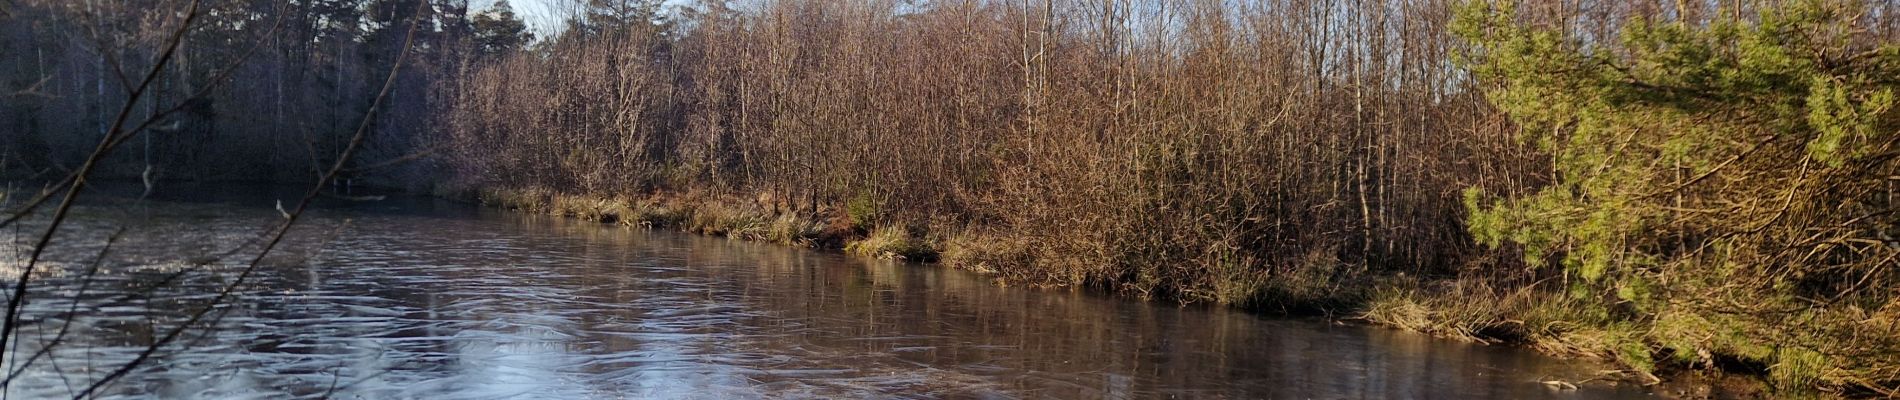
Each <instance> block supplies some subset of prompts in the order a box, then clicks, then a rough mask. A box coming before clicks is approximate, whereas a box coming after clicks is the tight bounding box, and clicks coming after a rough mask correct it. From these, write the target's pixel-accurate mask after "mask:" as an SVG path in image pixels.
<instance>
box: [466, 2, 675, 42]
mask: <svg viewBox="0 0 1900 400" xmlns="http://www.w3.org/2000/svg"><path fill="white" fill-rule="evenodd" d="M580 1H585V0H508V5H509V6H510V7H514V9H515V15H519V16H521V20H522V22H525V23H527V24H528V29H529V30H533V31H534V34H535V36H540V37H547V36H548V34H549V33H552V32H554V30H556V29H559V28H560V26H561V21H562V20H564V19H566V14H565V12H566V10H565V8H566V7H565V6H566V5H568V4H572V3H576V2H580ZM690 2H691V1H690V0H666V7H672V6H674V5H680V4H686V3H690ZM494 3H495V0H473V1H470V2H469V4H468V5H469V7H468V8H469V12H480V11H481V10H486V9H488V7H489V6H490V5H493V4H494Z"/></svg>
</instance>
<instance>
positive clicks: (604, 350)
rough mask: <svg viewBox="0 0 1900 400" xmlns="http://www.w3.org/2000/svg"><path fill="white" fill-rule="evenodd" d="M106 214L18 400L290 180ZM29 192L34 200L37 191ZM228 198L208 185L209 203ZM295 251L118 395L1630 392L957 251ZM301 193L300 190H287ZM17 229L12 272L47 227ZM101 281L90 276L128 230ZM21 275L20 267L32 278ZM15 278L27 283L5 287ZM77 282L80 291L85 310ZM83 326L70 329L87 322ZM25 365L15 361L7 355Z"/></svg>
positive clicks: (71, 258)
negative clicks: (998, 276)
mask: <svg viewBox="0 0 1900 400" xmlns="http://www.w3.org/2000/svg"><path fill="white" fill-rule="evenodd" d="M192 196H193V197H197V198H196V199H193V201H190V202H182V201H167V200H164V199H163V197H160V198H158V199H156V200H148V201H142V202H127V201H125V200H115V201H103V202H94V203H89V204H88V205H87V206H85V207H81V208H80V209H79V210H78V211H77V214H76V217H75V220H74V221H73V226H72V227H71V228H70V230H68V231H66V233H65V234H63V235H62V236H60V240H61V242H60V243H62V244H60V245H57V246H55V247H54V248H52V249H51V250H49V254H50V256H49V257H50V258H51V259H52V260H53V262H52V263H51V264H50V270H48V271H47V272H46V274H45V275H44V276H45V277H44V278H41V279H36V280H35V281H34V282H33V284H34V286H33V287H34V292H33V293H34V294H33V295H32V297H29V298H30V299H33V301H31V302H30V303H29V305H28V307H27V309H28V313H27V314H26V317H25V321H24V322H23V323H22V325H21V333H20V335H21V338H22V339H23V340H22V343H20V344H18V345H17V346H15V347H14V348H12V349H10V351H8V352H7V354H8V357H7V359H8V363H9V364H12V365H14V366H17V365H19V362H20V361H21V360H22V359H24V358H25V357H26V356H28V355H30V354H32V353H34V352H36V351H37V350H38V349H40V348H41V347H43V346H45V344H46V343H49V342H51V341H53V340H54V339H55V338H56V337H61V336H59V332H60V331H61V330H62V328H64V330H66V332H67V333H66V334H65V336H63V339H61V340H63V341H64V344H62V345H59V346H56V347H54V350H53V351H51V352H48V356H46V357H42V358H41V359H39V360H37V361H36V362H34V363H33V364H32V365H31V366H30V367H29V368H27V369H26V372H24V373H23V374H21V377H19V378H18V379H16V380H14V381H13V382H10V384H9V387H8V388H7V391H6V394H7V398H9V399H12V398H20V399H26V398H48V397H52V398H64V397H71V396H72V394H73V393H75V392H76V391H78V390H80V389H83V388H84V387H85V386H86V385H87V384H88V383H89V382H92V381H94V380H96V379H98V377H100V376H103V375H104V374H106V372H107V371H110V370H111V369H112V368H114V367H117V366H118V365H122V364H124V363H125V362H126V361H128V360H131V359H132V358H133V357H135V356H136V355H137V354H138V352H139V351H140V350H142V349H144V348H145V345H147V344H149V343H151V342H152V341H153V340H154V337H156V336H160V335H163V334H164V333H165V332H166V331H167V330H169V329H171V328H172V327H174V326H176V325H177V324H178V323H180V322H181V321H183V320H184V319H185V318H187V317H188V316H189V315H190V314H191V313H192V311H194V310H197V309H199V308H200V307H202V305H203V304H204V303H205V302H206V301H207V300H209V299H210V298H211V297H212V296H213V295H214V293H215V292H216V290H217V288H219V287H221V286H222V285H225V284H226V283H227V282H229V280H230V279H231V278H232V277H234V276H235V275H236V274H237V272H238V271H240V270H241V265H242V264H243V263H244V262H245V261H248V259H249V255H250V254H254V252H255V248H254V247H255V245H254V244H252V245H246V243H250V242H253V241H254V240H255V238H257V237H258V236H260V233H261V232H262V231H263V230H264V228H266V227H268V226H269V225H270V224H272V223H274V221H276V218H277V211H276V210H275V209H274V208H273V206H274V204H275V201H276V199H277V198H282V199H284V200H283V201H284V202H285V203H293V202H294V200H295V196H294V195H293V194H291V193H289V192H286V191H280V190H253V191H248V192H239V193H223V192H220V191H211V193H205V192H199V193H196V194H193V195H192ZM16 197H17V196H16ZM207 197H208V198H209V199H207ZM326 203H328V205H327V206H326V207H323V208H321V209H319V210H317V211H315V212H314V214H312V215H311V218H310V219H309V220H307V224H305V225H303V226H302V228H300V229H298V230H296V231H295V234H293V236H292V238H291V241H290V244H289V245H287V248H285V249H284V250H285V253H284V254H285V256H283V257H275V258H272V259H271V260H270V261H269V262H267V263H266V265H265V266H264V267H262V268H260V269H259V270H257V272H256V274H255V275H253V276H252V277H251V280H250V283H249V284H247V285H246V286H245V287H244V290H242V291H241V292H240V293H241V297H239V298H237V299H236V300H235V301H234V302H232V303H231V305H229V306H223V307H219V308H218V309H216V311H215V312H213V313H211V314H210V315H213V316H215V317H216V318H213V319H215V324H216V328H217V329H215V330H192V331H190V333H187V334H186V335H184V336H183V337H181V339H180V340H179V343H180V344H181V345H183V346H175V347H169V348H166V349H165V350H164V351H161V352H159V353H158V354H159V355H160V357H158V358H156V359H153V360H151V361H149V362H148V363H147V364H146V366H144V367H142V368H140V369H138V370H137V371H136V372H134V373H132V374H131V375H129V376H127V377H126V378H124V379H122V380H121V381H119V382H118V383H116V384H114V385H112V386H111V387H109V388H108V389H107V390H106V393H107V394H109V395H112V396H128V397H160V398H286V397H322V396H323V395H325V394H326V393H331V392H333V393H331V397H335V398H426V399H487V398H517V397H522V398H557V399H568V398H722V399H723V398H756V397H770V398H865V397H872V398H891V397H897V398H1169V397H1176V398H1626V397H1645V396H1647V394H1646V391H1645V390H1644V389H1643V388H1641V387H1632V386H1628V385H1621V386H1618V385H1612V384H1607V383H1590V384H1584V385H1583V387H1582V388H1581V389H1578V390H1557V389H1552V388H1551V387H1550V386H1547V385H1545V384H1543V383H1540V382H1541V381H1546V380H1566V381H1571V382H1576V381H1581V380H1586V379H1589V378H1590V377H1591V376H1594V375H1595V374H1596V373H1597V372H1598V371H1599V370H1600V369H1602V367H1601V366H1598V365H1593V364H1588V363H1583V362H1573V361H1564V360H1558V359H1552V358H1548V357H1543V356H1540V355H1537V354H1535V353H1532V352H1529V351H1526V350H1521V349H1512V348H1501V347H1491V346H1480V345H1470V344H1464V343H1459V342H1453V341H1446V340H1437V339H1431V338H1427V337H1422V336H1418V335H1412V334H1405V333H1399V332H1394V331H1389V330H1384V329H1379V328H1369V327H1361V326H1351V325H1339V324H1332V323H1326V322H1323V321H1312V320H1288V319H1280V318H1273V317H1267V316H1258V315H1252V314H1248V313H1243V312H1236V311H1231V310H1226V309H1219V308H1203V307H1187V308H1183V307H1178V306H1173V305H1167V304H1154V303H1143V302H1138V301H1130V300H1124V299H1115V298H1109V297H1105V296H1097V295H1090V294H1082V293H1075V292H1070V291H1049V290H1032V289H1023V288H1003V287H998V286H996V285H995V284H993V283H991V281H990V280H989V279H988V278H986V277H983V276H980V275H975V274H970V273H966V272H962V271H955V270H948V269H946V268H940V267H936V266H926V265H916V264H903V263H896V262H887V261H873V260H862V259H855V258H849V257H844V256H840V255H834V254H827V253H822V252H814V251H807V250H799V249H791V248H784V247H779V246H774V245H768V244H755V243H745V242H738V241H729V240H725V239H718V238H708V237H698V236H690V235H684V234H677V233H670V232H664V231H648V230H641V229H634V228H621V227H613V226H604V225H599V224H594V223H587V222H580V221H573V220H566V219H560V218H549V217H539V216H526V215H517V214H510V213H505V212H499V211H492V210H482V209H478V208H474V207H470V206H465V205H458V204H449V203H443V202H438V201H434V200H429V199H422V198H403V197H396V198H391V199H388V200H383V201H368V202H343V201H328V202H326ZM286 207H288V206H286ZM35 226H38V225H33V224H26V226H22V227H9V228H8V229H7V232H6V235H8V237H9V240H11V241H13V242H14V243H15V244H13V245H12V246H9V247H10V248H9V249H7V250H6V251H5V254H4V258H0V260H5V262H6V264H5V265H4V271H0V273H4V274H5V276H8V277H11V276H15V274H17V273H18V272H17V271H18V270H19V267H20V264H21V263H20V261H21V260H23V259H24V249H26V247H25V246H24V245H21V244H20V243H25V242H26V241H27V240H29V239H30V237H31V236H33V235H32V233H33V232H36V231H35V230H34V229H33V228H34V227H35ZM121 227H124V228H125V229H126V233H125V234H124V235H123V236H122V237H121V239H119V241H118V242H116V243H114V245H113V248H112V249H111V251H109V252H107V254H110V255H111V256H109V257H108V260H109V262H107V263H104V264H103V265H101V267H100V269H99V272H98V273H97V274H96V275H94V276H93V279H91V281H92V283H90V284H84V283H82V282H83V281H85V279H82V278H83V277H84V276H85V275H86V271H87V270H88V268H89V267H90V263H89V260H91V259H92V258H93V255H94V254H98V253H99V252H100V250H101V246H102V245H103V244H104V243H105V242H106V238H107V237H109V236H111V234H112V232H114V231H116V230H118V229H119V228H121ZM8 279H11V278H8ZM8 285H9V286H10V285H11V284H8ZM75 296H77V297H78V298H80V301H78V302H77V304H75V303H74V302H73V301H72V300H71V299H72V298H74V297H75ZM68 316H72V318H68ZM11 368H12V367H9V369H11Z"/></svg>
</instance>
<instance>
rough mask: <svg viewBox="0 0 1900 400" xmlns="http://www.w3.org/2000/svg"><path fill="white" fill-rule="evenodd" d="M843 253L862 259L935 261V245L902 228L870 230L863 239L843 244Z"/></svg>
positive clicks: (936, 251) (883, 227) (936, 256)
mask: <svg viewBox="0 0 1900 400" xmlns="http://www.w3.org/2000/svg"><path fill="white" fill-rule="evenodd" d="M844 252H845V253H846V254H852V255H857V256H863V257H877V258H889V259H896V260H910V261H919V262H932V261H937V258H938V254H939V252H938V250H937V245H936V244H935V243H932V242H931V241H929V240H927V239H924V238H921V237H918V235H915V234H913V233H912V232H911V229H909V228H906V227H903V226H882V227H878V228H877V229H872V230H871V234H870V235H869V236H866V237H864V239H860V240H856V241H851V242H849V243H847V244H845V247H844Z"/></svg>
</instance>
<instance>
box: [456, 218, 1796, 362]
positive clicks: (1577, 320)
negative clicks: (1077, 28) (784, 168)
mask: <svg viewBox="0 0 1900 400" xmlns="http://www.w3.org/2000/svg"><path fill="white" fill-rule="evenodd" d="M433 194H434V195H435V196H437V197H441V198H446V199H451V200H456V201H465V202H473V203H479V204H481V205H483V206H487V207H495V208H502V209H507V210H512V211H517V212H523V213H532V214H542V215H551V216H559V217H566V218H576V219H581V220H586V221H593V222H599V223H603V224H612V225H620V226H632V227H644V228H651V229H674V230H678V231H682V232H689V233H695V234H700V235H707V236H716V237H726V238H731V239H741V240H748V241H759V242H769V243H776V244H780V245H785V246H792V247H803V248H811V249H819V250H827V251H840V252H843V253H845V254H848V255H852V256H858V257H873V258H885V259H896V260H906V261H916V262H926V263H936V264H941V265H943V266H948V267H952V268H957V269H963V270H967V271H972V272H976V273H979V274H985V275H990V276H994V277H996V279H995V282H996V283H998V284H1001V285H1005V286H1008V285H1023V286H1032V287H1041V288H1049V287H1062V286H1064V285H1060V284H1051V283H1049V282H1046V281H1038V280H1037V279H1035V278H1033V277H1022V276H1008V275H1009V274H1006V273H1003V272H999V270H1000V269H1004V268H1008V267H1013V268H1018V269H1021V268H1030V269H1033V268H1036V266H1035V265H1033V264H1034V263H1035V261H1034V259H1032V258H1025V257H1012V256H1010V255H1009V254H1010V253H1011V250H1013V249H1010V248H1009V247H1011V245H1010V243H1012V242H1013V240H1011V239H1010V238H1007V237H1002V236H1000V235H998V234H996V233H992V232H972V231H968V230H946V229H919V228H915V227H908V226H901V225H881V226H863V224H861V223H860V222H858V221H853V218H852V217H851V216H850V215H849V212H848V211H847V210H844V209H843V208H842V207H840V208H837V209H827V208H820V209H818V210H815V211H814V210H798V209H789V208H787V207H782V206H772V205H770V204H772V203H773V201H772V200H771V199H763V198H761V199H746V198H741V197H737V196H729V195H725V196H722V195H712V194H704V193H655V194H646V195H637V196H630V195H585V194H564V193H557V192H555V191H550V190H542V189H525V190H520V189H495V188H479V189H470V188H456V189H448V190H445V189H440V188H438V189H437V190H435V192H434V193H433ZM1314 258H1315V260H1309V261H1307V262H1309V263H1324V262H1329V261H1325V260H1318V259H1317V257H1314ZM1004 263H1030V265H1007V264H1004ZM1332 267H1338V266H1327V265H1312V266H1311V267H1310V268H1305V269H1302V270H1304V271H1317V270H1319V269H1320V268H1332ZM1291 278H1292V279H1282V280H1284V281H1287V282H1278V283H1266V284H1264V285H1265V286H1264V287H1261V285H1263V284H1262V283H1257V282H1256V283H1248V284H1246V285H1252V286H1255V287H1256V288H1255V289H1254V290H1255V291H1256V292H1257V293H1256V294H1255V295H1254V296H1251V297H1250V298H1249V299H1248V300H1247V301H1240V302H1227V303H1224V304H1222V305H1223V306H1229V307H1234V308H1236V309H1240V310H1245V311H1252V312H1264V313H1272V314H1280V315H1293V316H1323V317H1325V318H1327V319H1329V320H1333V321H1341V322H1357V323H1365V324H1369V325H1373V326H1380V327H1386V328H1391V329H1397V330H1401V331H1406V332H1412V333H1417V334H1423V335H1428V336H1433V337H1438V338H1445V339H1451V340H1457V341H1464V342H1471V343H1481V344H1486V345H1504V346H1518V347H1524V348H1529V349H1533V350H1535V351H1538V352H1541V353H1544V354H1548V355H1552V356H1557V357H1561V358H1581V359H1595V360H1600V361H1602V362H1604V363H1606V364H1607V365H1608V366H1610V367H1611V368H1610V369H1605V370H1603V371H1601V372H1600V373H1599V375H1598V376H1595V377H1590V378H1586V379H1582V380H1579V381H1577V382H1565V381H1548V382H1545V384H1547V385H1550V386H1551V387H1552V388H1553V390H1572V389H1574V388H1575V386H1574V385H1575V384H1579V383H1585V382H1591V381H1617V382H1626V383H1634V384H1641V385H1656V384H1659V383H1664V382H1665V381H1666V380H1667V381H1676V380H1678V379H1679V378H1680V379H1682V380H1694V381H1700V382H1703V383H1704V384H1707V383H1708V382H1713V381H1721V383H1719V385H1721V386H1725V387H1715V388H1706V387H1705V388H1702V389H1701V390H1719V391H1722V392H1725V393H1730V394H1733V393H1755V394H1760V393H1764V392H1766V391H1768V390H1770V389H1769V388H1770V387H1771V385H1769V384H1768V382H1769V381H1768V379H1769V378H1771V377H1770V376H1769V372H1770V371H1767V370H1765V369H1761V368H1753V367H1750V366H1739V367H1738V366H1734V365H1721V366H1717V365H1690V364H1684V363H1675V362H1671V361H1670V360H1668V359H1666V358H1665V359H1663V360H1662V361H1661V362H1658V361H1656V357H1654V355H1653V354H1651V351H1650V347H1649V346H1648V344H1647V343H1645V342H1644V341H1643V340H1644V339H1643V334H1642V333H1643V332H1642V331H1643V330H1644V329H1654V328H1653V327H1646V326H1638V325H1637V324H1632V323H1627V322H1615V321H1610V320H1606V319H1604V318H1602V316H1597V315H1589V313H1590V312H1589V311H1587V310H1589V309H1590V307H1588V306H1585V305H1582V304H1580V303H1579V302H1577V301H1575V300H1571V299H1568V298H1567V297H1566V296H1563V295H1562V294H1561V293H1558V291H1555V290H1548V289H1549V288H1547V287H1544V286H1550V285H1555V283H1551V284H1546V283H1544V282H1539V283H1534V284H1531V285H1528V286H1523V287H1515V288H1499V287H1493V286H1492V285H1491V284H1488V283H1484V282H1478V281H1473V280H1460V279H1455V278H1427V277H1413V276H1404V275H1391V276H1379V277H1375V278H1362V279H1353V280H1349V281H1345V282H1337V281H1335V282H1329V281H1328V280H1327V279H1324V278H1321V277H1312V278H1304V277H1300V276H1297V275H1296V276H1293V277H1291ZM1101 289H1103V291H1108V292H1117V293H1115V294H1117V295H1129V293H1120V292H1118V291H1115V290H1113V289H1112V288H1101ZM1135 297H1144V296H1140V295H1139V294H1135ZM1738 372H1739V373H1738ZM1658 375H1660V376H1661V377H1659V376H1658ZM1665 377H1666V378H1668V379H1664V378H1665ZM1703 393H1704V394H1706V393H1707V392H1703ZM1784 394H1786V393H1784ZM1808 394H1813V393H1808Z"/></svg>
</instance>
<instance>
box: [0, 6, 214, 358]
mask: <svg viewBox="0 0 1900 400" xmlns="http://www.w3.org/2000/svg"><path fill="white" fill-rule="evenodd" d="M199 1H200V0H192V2H191V7H190V8H189V9H187V10H186V11H185V16H184V21H182V22H180V23H179V26H178V29H177V30H176V31H174V32H173V33H172V37H171V39H170V40H169V41H168V43H167V45H166V46H165V52H164V54H163V55H161V56H159V58H158V61H157V62H155V63H153V64H152V68H151V70H149V71H147V73H146V74H145V78H144V80H142V81H140V82H139V86H138V89H135V90H133V92H132V95H131V96H129V97H128V98H126V100H125V105H124V106H123V107H121V108H120V109H119V115H118V117H116V118H114V119H113V122H112V128H111V129H108V130H107V131H106V133H107V134H106V137H104V138H100V140H99V145H98V147H96V148H94V149H93V152H92V154H91V155H89V156H87V157H86V162H85V163H84V164H82V165H80V167H79V170H78V171H76V172H74V173H73V175H72V178H71V179H69V180H70V181H71V182H70V183H69V184H68V185H69V186H67V189H66V195H65V197H64V198H62V199H61V200H60V204H59V207H58V208H57V209H55V210H54V211H53V219H52V222H50V223H48V224H47V226H46V230H45V231H43V232H42V233H40V238H39V240H38V241H37V242H36V244H35V245H34V246H33V251H32V254H31V255H29V256H28V257H27V260H26V266H24V267H22V268H21V270H20V277H19V282H17V283H15V284H14V286H13V297H12V298H9V299H7V312H6V319H5V320H4V322H5V325H4V326H0V348H6V345H7V342H8V341H9V340H10V339H12V335H13V330H14V328H15V326H16V325H18V322H19V319H18V318H19V312H20V305H21V304H22V303H23V302H25V300H26V288H27V282H30V281H32V278H33V268H34V267H35V266H37V265H38V263H39V260H40V256H41V255H42V254H43V253H45V251H46V247H47V246H48V245H51V244H52V242H53V234H54V233H56V232H58V231H59V227H60V226H61V225H62V224H64V223H65V222H66V216H67V214H68V212H70V211H72V207H73V203H74V201H75V200H77V199H78V197H79V191H80V189H81V188H84V187H85V179H86V175H87V174H89V173H91V172H92V170H93V168H95V167H97V166H98V165H99V162H100V160H103V159H104V158H105V156H106V154H108V153H110V152H111V150H112V138H113V137H114V136H116V135H117V134H118V132H120V131H121V130H122V129H125V122H126V120H127V119H128V118H130V117H131V116H132V110H133V109H134V108H136V106H137V105H138V103H139V99H140V98H142V97H144V96H145V92H146V91H147V90H149V89H151V87H152V83H153V82H155V81H157V80H158V76H159V74H161V73H163V72H164V71H165V66H166V65H169V64H171V59H172V56H173V55H176V54H177V53H178V48H179V47H180V45H181V44H182V43H184V38H185V33H186V32H189V31H190V30H191V24H192V22H194V21H197V19H198V5H199ZM5 360H6V356H5V355H0V365H5V364H6V363H5ZM0 389H5V386H4V385H0Z"/></svg>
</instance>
